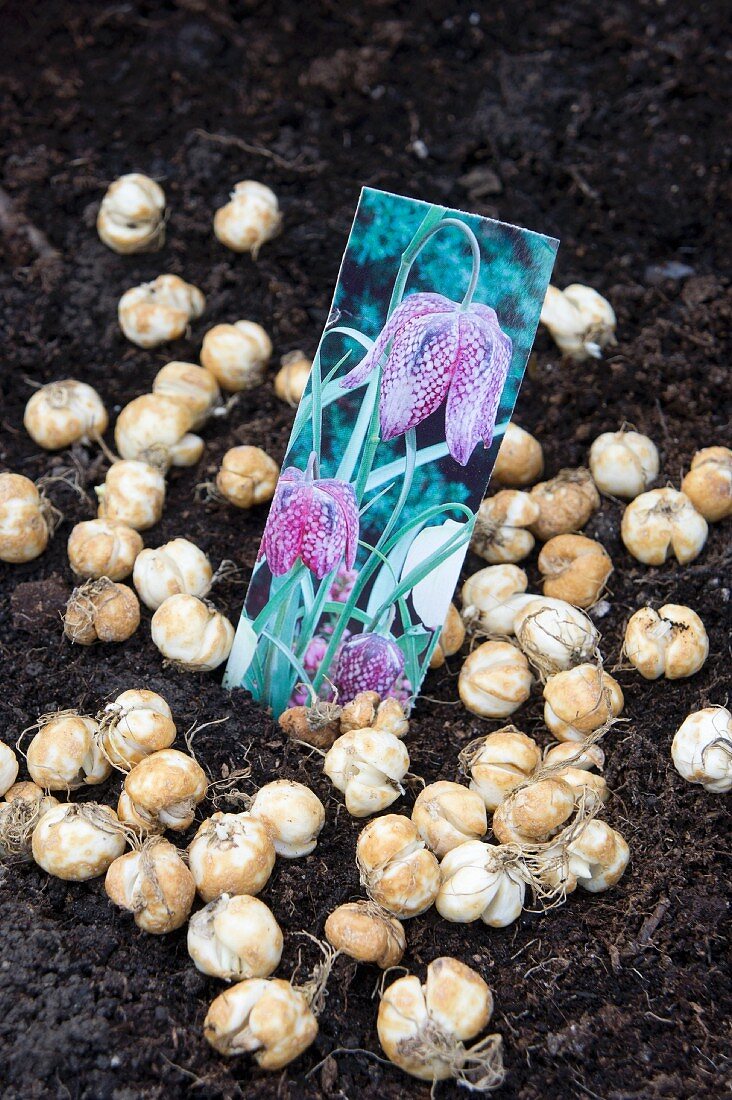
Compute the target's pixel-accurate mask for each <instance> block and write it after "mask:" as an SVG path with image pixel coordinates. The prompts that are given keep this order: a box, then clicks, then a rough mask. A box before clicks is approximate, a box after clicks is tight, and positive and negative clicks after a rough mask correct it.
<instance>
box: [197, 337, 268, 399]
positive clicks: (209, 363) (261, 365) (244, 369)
mask: <svg viewBox="0 0 732 1100" xmlns="http://www.w3.org/2000/svg"><path fill="white" fill-rule="evenodd" d="M271 356H272V341H271V340H270V338H269V336H268V335H267V333H266V332H265V330H264V329H263V328H262V326H261V325H258V324H256V323H255V322H254V321H235V322H234V324H233V325H215V326H214V327H213V328H211V329H209V330H208V332H207V333H206V335H205V336H204V338H203V345H202V347H201V363H202V364H203V366H204V367H205V368H206V370H209V371H210V372H211V374H212V375H213V376H214V378H215V379H216V381H217V382H218V384H219V385H220V386H221V389H222V390H226V392H227V393H240V392H241V391H242V390H251V389H254V387H255V386H259V385H260V384H261V383H262V382H263V381H264V376H265V371H266V368H267V363H268V362H269V360H270V358H271Z"/></svg>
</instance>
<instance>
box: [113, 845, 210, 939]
mask: <svg viewBox="0 0 732 1100" xmlns="http://www.w3.org/2000/svg"><path fill="white" fill-rule="evenodd" d="M104 889H105V890H106V892H107V897H108V898H109V900H110V901H111V902H112V904H113V905H117V906H119V908H120V909H126V910H127V911H128V912H130V913H132V914H133V916H134V918H135V924H136V925H137V927H138V928H141V929H142V931H143V932H151V933H152V934H153V935H156V936H162V935H165V934H166V933H167V932H174V931H175V930H176V928H181V927H182V926H183V925H184V924H185V922H186V921H187V920H188V916H189V914H190V911H191V907H192V905H193V899H194V898H195V896H196V886H195V883H194V881H193V876H192V874H191V872H190V871H189V870H188V868H187V867H186V865H185V863H184V862H183V860H182V859H181V855H180V852H179V851H178V849H177V848H175V847H174V846H173V845H172V844H171V843H170V842H169V841H167V840H164V839H163V838H162V837H158V836H156V837H152V838H151V839H150V840H147V841H146V842H145V843H144V844H143V846H142V848H140V850H139V851H135V852H127V854H126V855H124V856H120V857H119V858H118V859H115V861H114V863H112V864H111V865H110V867H109V870H108V871H107V877H106V878H105V880H104Z"/></svg>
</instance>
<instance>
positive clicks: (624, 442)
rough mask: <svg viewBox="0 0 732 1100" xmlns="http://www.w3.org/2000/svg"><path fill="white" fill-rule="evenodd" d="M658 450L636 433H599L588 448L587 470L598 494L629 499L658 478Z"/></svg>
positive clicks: (621, 430) (646, 437)
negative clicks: (588, 464)
mask: <svg viewBox="0 0 732 1100" xmlns="http://www.w3.org/2000/svg"><path fill="white" fill-rule="evenodd" d="M658 470H659V459H658V450H657V449H656V445H655V443H654V442H653V440H651V439H649V438H648V436H647V435H641V434H640V432H634V431H630V430H626V429H625V428H621V429H620V431H619V432H603V434H602V435H599V436H598V437H597V439H596V440H595V442H594V443H593V444H592V446H591V447H590V472H591V474H592V477H593V480H594V482H595V485H597V488H598V489H599V490H600V492H601V493H608V494H609V495H610V496H613V497H620V498H621V499H623V500H633V498H634V497H637V496H639V495H640V494H641V493H645V491H646V489H647V488H648V487H649V485H652V484H653V482H654V481H655V480H656V478H657V477H658Z"/></svg>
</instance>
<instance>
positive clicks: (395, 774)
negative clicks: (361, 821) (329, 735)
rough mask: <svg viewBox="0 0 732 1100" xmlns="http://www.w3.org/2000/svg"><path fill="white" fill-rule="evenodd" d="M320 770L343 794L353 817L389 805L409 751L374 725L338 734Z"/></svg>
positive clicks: (398, 787)
mask: <svg viewBox="0 0 732 1100" xmlns="http://www.w3.org/2000/svg"><path fill="white" fill-rule="evenodd" d="M323 771H324V772H325V774H326V775H327V776H328V778H329V779H330V781H331V782H332V784H333V786H334V787H335V788H336V790H339V791H340V792H341V794H343V795H345V799H346V809H347V810H348V812H349V814H352V816H353V817H368V816H369V815H370V814H375V813H379V812H380V811H381V810H385V809H386V808H387V806H391V804H392V802H395V801H396V799H397V798H399V796H400V795H401V794H403V793H404V789H403V787H402V786H401V781H402V779H404V776H405V775H406V774H407V772H408V771H409V753H408V752H407V750H406V747H405V746H404V744H403V743H402V742H401V741H400V740H399V738H398V737H395V736H394V734H393V733H388V732H387V731H386V730H378V729H359V730H352V731H351V732H350V733H344V734H341V736H340V737H339V738H337V740H336V741H334V743H333V745H332V746H331V748H330V749H329V750H328V752H327V754H326V756H325V760H324V761H323Z"/></svg>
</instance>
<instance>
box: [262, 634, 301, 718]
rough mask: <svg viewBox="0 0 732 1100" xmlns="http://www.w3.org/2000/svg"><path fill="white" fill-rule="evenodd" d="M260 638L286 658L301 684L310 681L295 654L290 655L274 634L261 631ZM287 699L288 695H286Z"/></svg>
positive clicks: (289, 651)
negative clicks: (264, 639)
mask: <svg viewBox="0 0 732 1100" xmlns="http://www.w3.org/2000/svg"><path fill="white" fill-rule="evenodd" d="M275 629H276V628H275ZM262 637H264V638H266V639H267V641H268V642H270V643H271V645H272V646H273V647H274V649H276V650H278V651H279V652H280V653H281V654H282V656H283V657H285V658H286V660H287V662H288V663H289V664H290V665H291V666H292V669H293V672H294V673H295V674H297V676H298V677H299V678H300V680H301V681H302V683H304V684H307V683H308V682H309V680H310V677H309V676H308V674H307V672H306V671H305V669H304V668H303V667H302V665H301V664H300V662H299V661H298V659H297V657H296V656H295V654H294V653H292V652H291V650H289V649H288V648H287V646H286V645H285V644H284V642H282V641H281V640H280V639H279V638H278V637H277V635H276V634H270V632H269V630H263V631H262ZM274 649H273V652H274ZM288 699H289V695H288ZM273 709H275V710H276V708H274V707H273ZM282 709H284V708H282Z"/></svg>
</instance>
